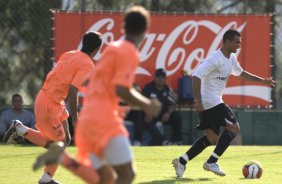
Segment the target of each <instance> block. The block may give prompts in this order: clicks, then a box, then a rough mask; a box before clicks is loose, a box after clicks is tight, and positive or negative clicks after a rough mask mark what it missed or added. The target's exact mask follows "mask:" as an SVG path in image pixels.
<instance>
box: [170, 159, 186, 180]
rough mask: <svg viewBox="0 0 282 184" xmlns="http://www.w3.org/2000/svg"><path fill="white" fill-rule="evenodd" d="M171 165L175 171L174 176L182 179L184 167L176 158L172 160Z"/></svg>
mask: <svg viewBox="0 0 282 184" xmlns="http://www.w3.org/2000/svg"><path fill="white" fill-rule="evenodd" d="M172 165H173V167H174V169H175V173H176V176H177V177H179V178H182V177H183V174H184V172H185V169H186V166H185V165H182V164H181V163H180V162H179V158H176V159H174V160H172Z"/></svg>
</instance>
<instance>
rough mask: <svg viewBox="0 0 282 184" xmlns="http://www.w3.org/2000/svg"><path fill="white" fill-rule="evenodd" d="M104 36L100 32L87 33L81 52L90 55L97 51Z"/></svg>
mask: <svg viewBox="0 0 282 184" xmlns="http://www.w3.org/2000/svg"><path fill="white" fill-rule="evenodd" d="M101 37H102V35H101V33H98V32H87V33H85V34H84V35H83V39H82V49H81V51H82V52H84V53H86V54H89V53H90V52H93V51H94V50H95V49H97V48H99V47H101V44H102V38H101Z"/></svg>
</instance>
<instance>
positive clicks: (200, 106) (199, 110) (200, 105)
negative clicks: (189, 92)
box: [196, 102, 204, 112]
mask: <svg viewBox="0 0 282 184" xmlns="http://www.w3.org/2000/svg"><path fill="white" fill-rule="evenodd" d="M196 111H197V112H203V111H204V106H203V104H202V103H197V102H196Z"/></svg>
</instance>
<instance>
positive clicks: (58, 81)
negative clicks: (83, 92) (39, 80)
mask: <svg viewBox="0 0 282 184" xmlns="http://www.w3.org/2000/svg"><path fill="white" fill-rule="evenodd" d="M93 68H94V64H93V61H92V59H91V58H90V57H89V56H88V55H87V54H85V53H83V52H81V51H79V50H74V51H69V52H65V53H63V54H62V55H61V56H60V58H59V60H58V62H57V64H56V66H55V67H54V68H53V69H52V70H51V71H50V72H49V74H48V75H47V78H46V80H45V82H44V84H43V87H42V88H41V91H42V92H43V93H44V94H45V96H46V97H48V99H50V100H51V101H53V102H55V103H60V104H61V103H63V101H64V100H65V98H66V97H67V94H68V90H69V87H70V85H73V86H75V87H76V88H77V89H81V84H82V82H83V80H84V79H85V77H86V76H87V74H88V73H89V72H90V71H91V70H92V69H93Z"/></svg>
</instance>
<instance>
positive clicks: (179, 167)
mask: <svg viewBox="0 0 282 184" xmlns="http://www.w3.org/2000/svg"><path fill="white" fill-rule="evenodd" d="M208 114H209V113H208V112H207V111H204V112H202V113H199V118H200V124H199V125H198V126H197V127H196V129H197V130H205V131H206V135H204V136H202V137H200V138H198V139H197V140H196V141H195V142H194V143H193V145H192V146H191V148H190V149H189V150H188V151H187V152H186V153H184V154H183V155H182V156H181V157H179V158H176V159H174V160H172V164H173V167H174V168H175V172H176V175H177V177H183V174H184V172H185V169H186V164H187V162H188V161H191V160H192V159H193V158H194V157H196V156H197V155H198V154H200V153H201V152H202V151H203V150H204V149H205V148H207V147H208V146H210V145H211V144H215V141H214V140H217V138H218V136H217V134H216V133H214V131H213V130H211V129H210V128H209V120H208V117H207V116H208Z"/></svg>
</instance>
